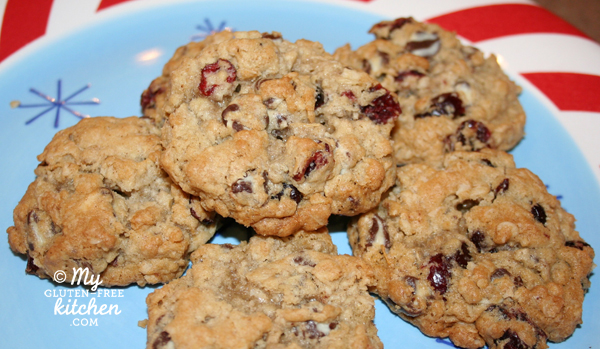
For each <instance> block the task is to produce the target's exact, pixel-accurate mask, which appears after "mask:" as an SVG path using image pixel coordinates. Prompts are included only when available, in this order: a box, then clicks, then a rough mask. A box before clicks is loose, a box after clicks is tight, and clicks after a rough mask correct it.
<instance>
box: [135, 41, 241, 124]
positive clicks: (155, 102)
mask: <svg viewBox="0 0 600 349" xmlns="http://www.w3.org/2000/svg"><path fill="white" fill-rule="evenodd" d="M228 36H229V34H228V31H224V32H219V33H215V34H213V35H209V36H208V37H206V38H205V39H204V40H202V41H192V42H190V43H188V44H187V45H183V46H181V47H179V48H177V50H175V53H174V54H173V57H171V58H170V59H169V61H168V62H167V63H166V64H165V65H164V67H163V70H162V75H161V76H159V77H157V78H156V79H154V80H153V81H152V82H151V83H150V86H148V88H147V89H146V90H144V92H143V93H142V96H141V98H140V105H141V107H142V115H144V116H147V117H149V118H151V119H152V120H154V122H155V123H156V125H157V126H158V127H162V125H163V124H164V122H165V115H164V108H163V105H164V103H165V92H166V91H167V86H168V83H169V78H170V76H171V72H172V71H173V70H175V69H176V68H178V67H179V65H180V64H181V62H182V61H183V59H184V58H186V57H194V56H196V55H197V54H198V53H200V51H202V50H203V49H204V48H205V47H206V46H207V45H210V44H213V43H215V42H218V41H219V40H220V38H227V37H228Z"/></svg>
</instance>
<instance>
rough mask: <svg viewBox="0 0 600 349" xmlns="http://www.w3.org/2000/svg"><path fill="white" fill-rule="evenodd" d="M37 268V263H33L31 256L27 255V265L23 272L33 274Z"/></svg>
mask: <svg viewBox="0 0 600 349" xmlns="http://www.w3.org/2000/svg"><path fill="white" fill-rule="evenodd" d="M38 269H39V268H38V267H37V265H35V263H34V262H33V258H31V256H29V255H27V266H26V267H25V272H26V273H27V274H31V275H35V274H36V273H37V271H38Z"/></svg>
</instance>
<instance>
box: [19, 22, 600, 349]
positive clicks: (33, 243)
mask: <svg viewBox="0 0 600 349" xmlns="http://www.w3.org/2000/svg"><path fill="white" fill-rule="evenodd" d="M371 31H372V32H373V33H374V34H375V36H376V40H374V41H373V42H371V43H369V44H367V45H365V46H363V47H361V48H359V49H358V50H356V51H352V50H351V48H350V47H349V46H345V47H342V48H340V49H338V50H337V51H336V52H335V54H334V55H330V54H328V53H326V52H325V51H324V50H323V48H322V46H321V45H320V44H319V43H316V42H311V41H308V40H298V41H297V42H295V43H291V42H289V41H287V40H285V39H283V38H282V37H281V35H280V34H279V33H277V32H273V33H262V34H261V33H259V32H254V31H252V32H236V33H231V32H221V33H216V34H213V35H211V36H209V37H207V38H206V39H205V40H204V41H202V42H192V43H190V44H188V45H186V46H183V47H180V48H179V49H178V50H177V51H176V52H175V55H174V56H173V57H172V58H171V60H170V61H169V62H168V63H167V64H166V65H165V67H164V69H163V74H162V76H160V77H158V78H157V79H155V80H154V81H153V82H152V83H151V84H150V86H149V88H148V89H147V90H146V91H144V93H143V94H142V98H141V104H142V109H143V114H144V117H142V118H135V117H132V118H126V119H115V118H107V117H96V118H91V119H86V120H83V121H81V122H80V123H79V124H77V125H75V126H73V127H71V128H69V129H66V130H63V131H60V132H59V133H58V134H57V135H56V136H55V137H54V139H53V140H52V142H51V143H50V144H49V145H48V146H47V147H46V149H45V150H44V152H43V153H42V154H41V155H40V156H39V157H38V159H39V160H40V165H39V166H38V168H37V169H36V175H37V178H36V180H35V181H34V182H33V183H32V184H31V185H30V187H29V188H28V190H27V193H26V194H25V196H24V198H23V199H22V200H21V202H20V203H19V205H18V206H17V208H16V209H15V214H14V219H15V226H14V227H10V228H9V229H8V234H9V243H10V245H11V247H12V248H13V250H15V251H16V252H19V253H22V254H26V255H27V256H28V263H27V272H29V273H32V274H36V275H38V276H40V277H47V276H48V275H53V273H54V272H55V271H56V270H66V271H68V270H72V268H78V267H87V268H89V269H90V270H91V271H93V272H94V273H95V274H96V275H100V276H101V279H102V280H103V285H104V286H115V285H128V284H131V283H137V284H139V285H145V284H147V283H150V284H154V283H167V282H168V284H167V285H165V286H164V287H163V288H161V289H159V290H157V291H155V292H153V293H152V294H150V295H149V296H148V299H147V304H148V315H149V318H148V321H147V322H146V325H147V329H148V342H147V347H148V348H186V347H200V348H238V347H239V348H348V347H356V348H380V347H382V343H381V341H380V340H379V338H378V337H377V329H376V328H375V326H374V324H373V319H374V298H373V297H372V296H371V295H370V294H369V292H373V293H375V294H377V295H378V296H379V297H381V299H383V300H384V301H385V302H386V303H387V304H388V305H389V307H390V309H391V310H392V311H394V312H396V313H397V314H399V315H400V316H401V317H402V318H403V319H405V320H407V321H409V322H411V323H413V324H415V325H416V326H418V327H419V328H420V329H421V330H422V331H423V332H424V333H425V334H427V335H429V336H435V337H450V339H451V340H452V341H453V342H454V343H455V344H456V345H458V346H461V347H465V348H478V347H481V346H483V345H485V344H487V345H488V346H489V347H491V348H546V347H547V345H546V340H550V341H562V340H564V339H565V338H566V337H568V336H569V335H570V334H571V333H572V332H573V331H574V329H575V327H576V325H577V324H579V323H581V306H582V302H583V296H584V293H585V290H586V289H587V287H589V281H588V279H587V277H588V275H589V273H590V272H591V270H592V267H593V262H592V259H593V256H594V252H593V250H592V248H591V247H590V246H589V245H588V244H587V243H585V242H584V241H583V240H582V239H581V238H580V237H579V234H578V233H577V232H576V231H575V230H574V218H573V216H572V215H570V214H568V213H567V212H565V211H564V210H563V209H562V208H561V207H560V203H559V202H558V200H557V199H556V198H555V197H553V196H551V195H550V194H548V193H547V191H546V189H545V187H544V185H543V184H542V183H541V181H540V180H539V179H538V178H537V177H536V176H535V175H534V174H532V173H531V172H530V171H528V170H526V169H517V168H515V164H514V162H513V160H512V157H511V156H510V155H508V154H507V153H505V152H504V151H506V150H509V149H511V148H512V147H514V146H515V145H516V144H517V143H518V142H519V140H520V139H521V138H522V137H523V134H524V132H523V128H524V124H525V114H524V112H523V109H522V107H521V105H520V104H519V102H518V99H517V96H518V94H519V92H520V90H519V88H518V86H516V85H515V84H514V83H513V82H511V81H510V80H509V79H508V77H507V76H506V75H505V74H504V73H503V72H502V70H501V69H500V67H499V66H498V64H497V63H496V60H495V58H494V57H493V56H492V57H488V58H485V57H484V56H483V54H482V53H481V52H480V51H478V50H477V49H475V48H472V47H465V46H463V45H462V44H461V43H460V41H459V40H458V39H457V38H456V37H455V36H454V34H452V33H449V32H447V31H444V30H442V29H441V28H439V27H437V26H435V25H431V24H424V23H419V22H417V21H415V20H413V19H411V18H400V19H397V20H395V21H389V22H381V23H378V24H376V25H375V26H373V28H372V30H371ZM331 215H342V216H352V217H355V218H353V220H352V221H351V222H350V223H349V225H348V235H349V240H350V243H351V245H352V249H353V254H354V255H355V256H354V257H353V256H347V255H338V254H337V249H336V247H335V245H334V244H333V243H332V242H331V238H330V236H329V234H328V233H327V230H326V226H327V222H328V219H329V217H330V216H331ZM218 217H230V218H232V219H234V220H235V221H236V222H238V223H240V224H242V225H245V226H247V227H251V228H253V230H254V231H255V232H256V233H257V234H258V235H256V236H254V237H252V238H250V240H249V241H247V242H242V243H240V245H239V246H233V245H229V244H225V245H214V244H208V243H207V242H208V240H209V239H210V238H211V237H212V236H213V235H214V234H215V231H216V229H217V225H218V220H219V219H218ZM190 260H191V261H192V267H191V268H190V270H188V272H187V273H186V275H185V276H181V274H182V273H183V272H184V270H185V268H186V267H187V265H188V263H189V261H190ZM180 276H181V277H180Z"/></svg>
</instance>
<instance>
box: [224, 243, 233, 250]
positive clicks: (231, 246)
mask: <svg viewBox="0 0 600 349" xmlns="http://www.w3.org/2000/svg"><path fill="white" fill-rule="evenodd" d="M221 247H223V248H225V249H228V250H233V249H234V248H235V246H233V245H232V244H222V245H221Z"/></svg>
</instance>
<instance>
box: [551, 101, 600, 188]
mask: <svg viewBox="0 0 600 349" xmlns="http://www.w3.org/2000/svg"><path fill="white" fill-rule="evenodd" d="M557 116H558V120H559V121H560V122H561V124H563V126H564V127H565V129H566V130H567V132H569V134H570V135H571V137H572V138H573V140H574V141H575V143H576V144H577V146H578V147H579V149H580V150H581V152H582V153H583V156H584V157H585V159H586V160H587V161H588V163H589V164H590V166H591V167H592V171H593V172H594V175H595V176H596V179H598V182H599V183H600V166H599V165H600V153H599V152H598V151H597V150H598V149H600V137H598V130H600V113H592V112H577V111H568V112H558V113H557Z"/></svg>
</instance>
